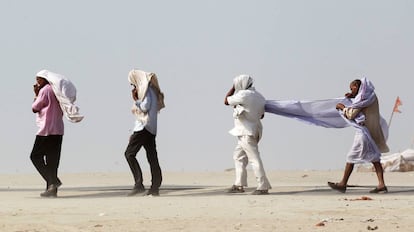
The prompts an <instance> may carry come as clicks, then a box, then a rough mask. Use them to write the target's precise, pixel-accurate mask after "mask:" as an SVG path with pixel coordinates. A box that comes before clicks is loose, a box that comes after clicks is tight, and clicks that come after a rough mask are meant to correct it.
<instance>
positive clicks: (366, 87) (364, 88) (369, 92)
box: [350, 77, 376, 108]
mask: <svg viewBox="0 0 414 232" xmlns="http://www.w3.org/2000/svg"><path fill="white" fill-rule="evenodd" d="M374 90H375V87H374V84H372V82H371V81H370V80H368V79H367V78H365V77H364V78H361V86H359V90H358V93H357V95H356V96H355V98H353V99H351V100H352V105H351V106H350V107H352V108H364V107H367V106H369V105H371V104H372V103H373V102H374V101H375V99H376V95H375V91H374Z"/></svg>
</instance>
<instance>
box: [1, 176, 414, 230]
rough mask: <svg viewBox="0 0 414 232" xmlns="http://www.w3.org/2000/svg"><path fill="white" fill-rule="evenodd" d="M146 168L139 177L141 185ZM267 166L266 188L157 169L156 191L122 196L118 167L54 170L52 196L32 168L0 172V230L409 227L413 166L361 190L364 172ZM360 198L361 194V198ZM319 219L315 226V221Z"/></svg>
mask: <svg viewBox="0 0 414 232" xmlns="http://www.w3.org/2000/svg"><path fill="white" fill-rule="evenodd" d="M148 176H149V174H148V173H145V175H144V179H145V180H147V181H146V182H145V184H146V186H148V184H149V183H148V179H149V177H148ZM341 176H342V171H341V170H339V171H271V172H269V171H268V177H269V179H270V181H271V183H272V185H273V189H272V190H271V191H270V194H269V195H266V196H254V195H250V192H252V191H253V190H254V187H255V180H254V176H253V174H252V173H251V172H249V185H250V187H249V188H247V190H248V191H247V192H246V193H243V194H236V195H229V194H226V193H224V189H225V188H227V187H229V186H230V185H231V184H232V182H233V179H234V173H233V171H223V172H198V173H188V172H165V173H164V182H163V186H162V188H161V191H160V194H161V196H159V197H148V196H134V197H126V194H127V192H128V190H129V189H130V187H131V184H132V177H131V175H130V174H129V173H128V172H125V173H76V174H65V173H62V174H61V175H60V178H61V180H62V182H63V185H62V187H61V188H60V189H59V193H58V198H55V199H44V198H41V197H40V196H39V193H40V192H41V191H43V189H44V187H45V186H44V183H43V181H42V180H41V179H40V177H39V175H38V174H13V175H5V174H3V175H0V198H1V200H0V231H14V232H28V231H39V232H40V231H42V232H43V231H117V232H118V231H197V232H198V231H336V232H339V231H404V232H405V231H414V173H413V172H404V173H385V178H386V183H387V185H388V189H389V193H387V194H369V193H368V191H369V190H370V189H371V188H373V187H374V185H375V184H376V177H375V174H374V173H372V172H354V173H353V175H352V176H351V179H350V182H349V184H352V185H355V187H352V188H349V189H348V190H347V192H346V193H345V194H342V193H339V192H335V191H332V190H330V189H329V188H328V187H327V185H326V182H327V181H338V180H339V179H340V177H341ZM361 199H366V200H361ZM318 224H319V225H318Z"/></svg>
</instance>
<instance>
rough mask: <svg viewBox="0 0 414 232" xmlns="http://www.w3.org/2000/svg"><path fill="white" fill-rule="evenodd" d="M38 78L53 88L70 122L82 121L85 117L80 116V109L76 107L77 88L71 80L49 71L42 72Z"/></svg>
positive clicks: (38, 74)
mask: <svg viewBox="0 0 414 232" xmlns="http://www.w3.org/2000/svg"><path fill="white" fill-rule="evenodd" d="M36 76H38V77H43V78H45V79H46V80H47V81H48V82H49V84H50V85H51V86H52V89H53V92H54V93H55V95H56V98H57V100H58V101H59V104H60V107H61V108H62V111H63V113H64V114H65V116H66V118H67V119H68V120H69V121H70V122H80V121H82V119H83V118H84V116H83V115H81V114H79V107H78V106H76V105H75V101H76V87H75V85H74V84H73V83H72V82H71V81H70V80H69V79H67V78H66V77H65V76H63V75H61V74H57V73H53V72H50V71H48V70H42V71H40V72H38V73H37V74H36Z"/></svg>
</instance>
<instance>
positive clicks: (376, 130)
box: [328, 78, 389, 193]
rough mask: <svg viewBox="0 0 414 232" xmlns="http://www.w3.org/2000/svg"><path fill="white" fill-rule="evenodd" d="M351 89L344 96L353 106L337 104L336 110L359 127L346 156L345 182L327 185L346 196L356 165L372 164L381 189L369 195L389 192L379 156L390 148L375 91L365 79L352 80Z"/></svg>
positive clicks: (372, 191)
mask: <svg viewBox="0 0 414 232" xmlns="http://www.w3.org/2000/svg"><path fill="white" fill-rule="evenodd" d="M350 89H351V92H350V93H346V94H345V97H347V98H349V99H350V100H351V102H352V103H351V104H350V105H347V106H345V105H344V104H342V103H338V104H337V105H336V108H337V109H338V110H341V111H342V112H343V116H344V118H346V119H347V120H351V121H354V122H355V123H356V124H357V125H358V126H356V127H354V128H355V129H356V133H355V137H354V142H353V145H352V147H351V149H350V151H349V153H348V155H347V163H346V165H345V170H344V175H343V178H342V180H341V181H340V182H339V183H333V182H328V185H329V186H330V187H331V188H332V189H335V190H337V191H340V192H342V193H344V192H345V191H346V187H347V183H348V179H349V177H350V175H351V173H352V171H353V168H354V164H355V163H362V162H371V163H372V164H373V165H374V168H375V171H376V174H377V178H378V186H377V187H376V188H375V189H373V190H371V191H370V193H385V192H388V189H387V187H386V186H385V182H384V174H383V168H382V166H381V162H380V157H381V153H384V152H388V151H389V149H388V146H387V144H386V142H385V141H386V140H385V136H384V134H383V130H382V129H381V125H380V119H381V118H380V114H379V105H378V98H377V96H376V94H375V92H374V89H375V88H374V86H373V85H372V83H371V82H370V81H369V80H367V79H366V78H362V79H361V80H358V79H357V80H354V81H352V82H351V84H350Z"/></svg>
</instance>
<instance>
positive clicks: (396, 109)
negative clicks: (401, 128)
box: [392, 97, 402, 113]
mask: <svg viewBox="0 0 414 232" xmlns="http://www.w3.org/2000/svg"><path fill="white" fill-rule="evenodd" d="M401 105H402V102H401V100H400V97H397V99H396V100H395V105H394V109H393V110H392V111H393V112H397V113H401V111H400V110H399V109H398V107H399V106H401Z"/></svg>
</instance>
